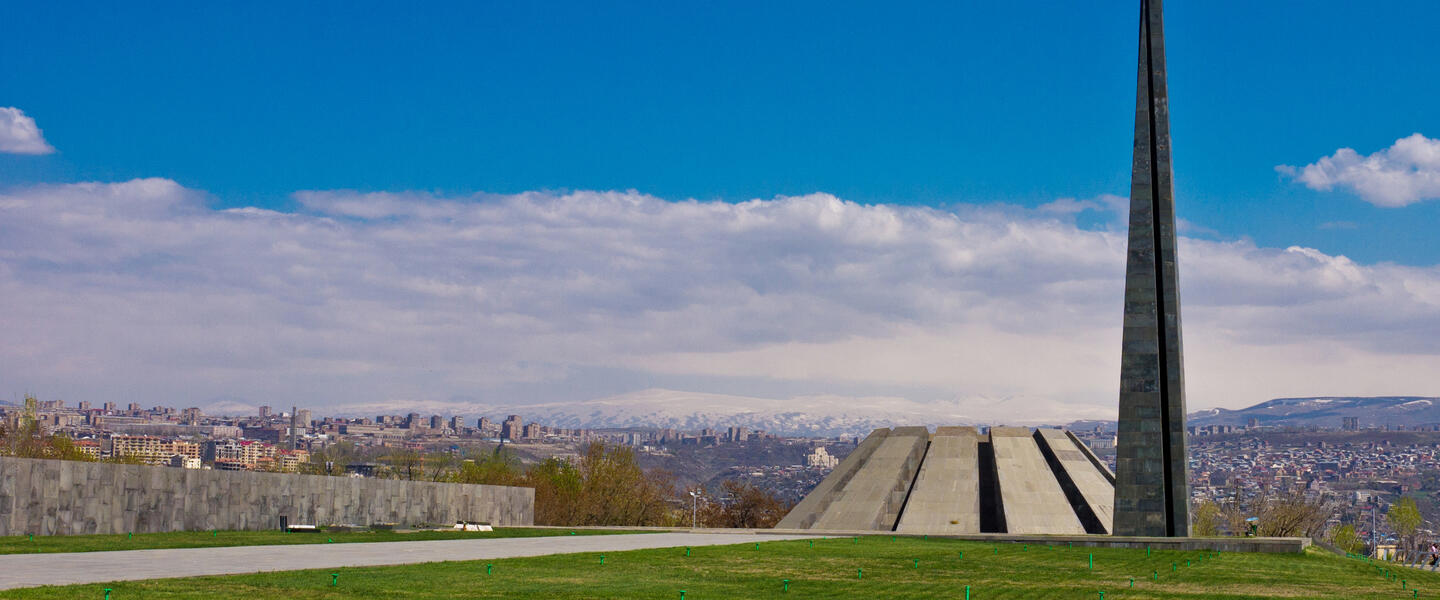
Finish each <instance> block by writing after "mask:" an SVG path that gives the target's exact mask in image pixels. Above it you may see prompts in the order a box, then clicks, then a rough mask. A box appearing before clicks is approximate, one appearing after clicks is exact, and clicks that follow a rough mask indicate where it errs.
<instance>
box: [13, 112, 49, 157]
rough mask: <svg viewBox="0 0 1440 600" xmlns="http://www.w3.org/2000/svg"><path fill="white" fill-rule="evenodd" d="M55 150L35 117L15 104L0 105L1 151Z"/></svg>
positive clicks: (36, 151) (46, 152) (40, 151)
mask: <svg viewBox="0 0 1440 600" xmlns="http://www.w3.org/2000/svg"><path fill="white" fill-rule="evenodd" d="M54 151H55V148H54V147H52V146H50V144H49V143H47V142H46V141H45V136H44V135H42V134H41V133H40V128H39V127H37V126H36V125H35V119H32V118H30V117H28V116H26V115H25V111H23V110H20V109H18V108H15V107H13V106H0V152H5V153H9V154H50V153H52V152H54Z"/></svg>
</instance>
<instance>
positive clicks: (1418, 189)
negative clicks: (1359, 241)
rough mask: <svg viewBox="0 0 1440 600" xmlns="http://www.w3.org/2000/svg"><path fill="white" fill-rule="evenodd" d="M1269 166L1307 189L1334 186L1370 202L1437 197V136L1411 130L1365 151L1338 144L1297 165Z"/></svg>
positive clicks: (1439, 156)
mask: <svg viewBox="0 0 1440 600" xmlns="http://www.w3.org/2000/svg"><path fill="white" fill-rule="evenodd" d="M1275 170H1276V171H1279V172H1280V173H1282V174H1285V175H1289V176H1291V177H1293V178H1295V179H1296V180H1298V181H1299V182H1301V183H1303V184H1305V187H1308V188H1310V189H1312V190H1320V191H1329V190H1331V189H1334V188H1336V187H1340V188H1344V189H1349V190H1350V191H1352V192H1355V193H1356V194H1358V195H1359V196H1360V197H1361V198H1362V199H1364V200H1365V201H1366V202H1369V203H1371V204H1374V205H1376V206H1384V207H1400V206H1407V205H1410V204H1414V203H1416V202H1420V201H1421V200H1432V199H1435V198H1440V140H1432V139H1430V138H1427V137H1425V136H1423V135H1420V134H1418V133H1416V134H1412V135H1411V136H1410V137H1405V138H1400V139H1398V140H1396V141H1395V144H1394V145H1392V146H1390V147H1389V148H1386V149H1384V150H1381V151H1379V152H1376V153H1374V154H1371V155H1369V156H1362V155H1361V154H1360V153H1358V152H1356V151H1354V150H1352V149H1350V148H1341V149H1339V150H1336V151H1335V154H1333V155H1330V156H1326V157H1322V158H1321V159H1320V160H1317V161H1315V162H1313V163H1311V164H1308V165H1305V166H1303V167H1298V168H1297V167H1292V166H1289V165H1280V166H1278V167H1275Z"/></svg>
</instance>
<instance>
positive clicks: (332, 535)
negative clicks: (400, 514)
mask: <svg viewBox="0 0 1440 600" xmlns="http://www.w3.org/2000/svg"><path fill="white" fill-rule="evenodd" d="M570 531H572V530H569V529H530V528H524V527H520V528H514V527H496V528H495V531H489V532H478V531H472V532H465V531H411V532H404V533H397V532H393V531H350V532H319V533H285V532H283V531H215V532H210V531H182V532H174V533H139V534H135V535H133V536H131V535H125V534H121V535H49V536H40V535H37V536H35V537H34V539H33V540H32V539H31V538H30V537H29V536H24V535H19V536H7V537H0V554H32V553H40V552H98V551H105V550H148V549H153V548H213V547H216V546H266V545H279V544H320V543H329V541H332V540H333V541H334V543H336V544H344V543H353V542H420V541H427V540H470V539H484V538H506V537H540V536H549V535H570ZM573 531H574V532H575V533H576V535H603V534H612V533H631V532H625V531H604V530H595V529H588V530H587V529H575V530H573Z"/></svg>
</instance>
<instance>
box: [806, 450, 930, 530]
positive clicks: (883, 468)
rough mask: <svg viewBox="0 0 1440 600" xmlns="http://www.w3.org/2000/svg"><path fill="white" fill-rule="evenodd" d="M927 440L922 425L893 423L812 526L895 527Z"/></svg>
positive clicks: (834, 527) (823, 527) (922, 457)
mask: <svg viewBox="0 0 1440 600" xmlns="http://www.w3.org/2000/svg"><path fill="white" fill-rule="evenodd" d="M929 442H930V432H929V430H927V429H926V428H924V427H896V428H895V429H894V430H892V431H891V432H890V434H889V435H887V436H885V438H884V439H883V440H882V441H881V443H880V445H879V447H877V448H876V449H875V452H874V453H873V454H872V455H871V456H870V459H869V460H867V461H865V463H864V464H863V465H861V467H860V469H859V470H858V471H857V472H856V473H855V475H854V476H853V477H851V478H850V481H848V482H847V483H846V484H845V486H844V487H843V488H841V489H840V490H839V492H838V494H837V495H836V497H835V499H834V500H833V501H832V502H831V503H830V506H829V507H828V508H827V509H826V510H825V512H824V513H823V514H821V515H820V518H818V519H816V521H815V524H814V526H813V528H814V529H873V530H882V531H890V530H892V529H894V528H895V521H896V520H897V519H898V518H899V517H900V509H901V507H902V506H903V505H904V503H905V497H906V495H907V494H908V493H909V491H910V484H912V483H914V481H915V474H916V472H917V471H919V469H920V462H921V461H922V460H923V459H924V457H925V448H926V446H928V445H929Z"/></svg>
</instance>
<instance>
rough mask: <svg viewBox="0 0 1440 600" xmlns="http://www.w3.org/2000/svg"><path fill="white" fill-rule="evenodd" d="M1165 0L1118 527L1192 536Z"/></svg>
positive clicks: (1138, 246)
mask: <svg viewBox="0 0 1440 600" xmlns="http://www.w3.org/2000/svg"><path fill="white" fill-rule="evenodd" d="M1162 14H1163V9H1162V5H1161V0H1141V1H1140V60H1139V63H1140V64H1139V67H1140V68H1139V81H1138V85H1137V88H1138V89H1137V91H1136V102H1135V155H1134V162H1133V166H1132V170H1131V178H1130V242H1129V251H1128V252H1127V259H1126V268H1125V332H1124V336H1123V343H1122V350H1121V358H1120V362H1121V365H1120V421H1119V435H1118V439H1117V444H1116V446H1117V451H1118V455H1117V458H1116V470H1115V471H1116V472H1115V526H1114V530H1113V531H1114V533H1115V535H1148V536H1180V537H1184V536H1188V535H1190V517H1189V514H1190V510H1189V502H1190V485H1189V476H1188V475H1189V472H1188V471H1189V466H1188V465H1189V463H1188V461H1187V460H1186V455H1185V374H1184V360H1183V358H1182V355H1181V344H1180V293H1179V288H1180V286H1179V279H1178V275H1177V273H1176V268H1175V262H1176V261H1175V197H1174V189H1173V186H1172V184H1171V171H1170V111H1169V104H1168V101H1167V98H1168V96H1167V93H1166V89H1165V31H1164V24H1163V18H1162Z"/></svg>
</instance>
